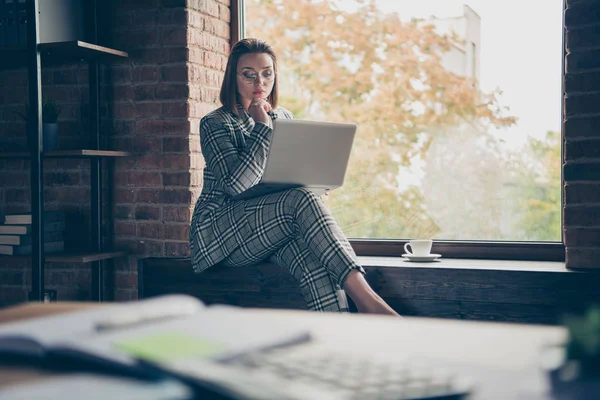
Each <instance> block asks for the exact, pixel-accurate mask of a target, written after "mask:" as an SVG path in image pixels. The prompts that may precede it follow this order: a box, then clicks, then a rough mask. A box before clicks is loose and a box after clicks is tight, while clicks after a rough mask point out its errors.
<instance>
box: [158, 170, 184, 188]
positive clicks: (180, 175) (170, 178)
mask: <svg viewBox="0 0 600 400" xmlns="http://www.w3.org/2000/svg"><path fill="white" fill-rule="evenodd" d="M163 184H164V185H165V186H181V187H189V185H190V173H189V172H163Z"/></svg>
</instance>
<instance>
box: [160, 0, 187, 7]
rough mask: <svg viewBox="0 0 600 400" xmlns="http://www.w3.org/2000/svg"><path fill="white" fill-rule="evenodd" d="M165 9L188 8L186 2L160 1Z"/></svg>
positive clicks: (178, 0)
mask: <svg viewBox="0 0 600 400" xmlns="http://www.w3.org/2000/svg"><path fill="white" fill-rule="evenodd" d="M160 3H161V4H162V6H163V7H167V8H173V7H186V0H160Z"/></svg>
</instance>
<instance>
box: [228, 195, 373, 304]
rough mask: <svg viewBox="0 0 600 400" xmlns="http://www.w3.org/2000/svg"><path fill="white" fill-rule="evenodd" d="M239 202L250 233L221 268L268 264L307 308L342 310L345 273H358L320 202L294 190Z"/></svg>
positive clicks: (345, 243) (347, 246) (347, 247)
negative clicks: (294, 284) (288, 279)
mask: <svg viewBox="0 0 600 400" xmlns="http://www.w3.org/2000/svg"><path fill="white" fill-rule="evenodd" d="M240 203H242V204H244V210H245V217H246V220H247V222H248V224H249V226H250V229H251V230H252V233H251V234H250V236H249V237H247V238H246V240H245V241H244V242H243V243H241V245H240V247H239V248H238V249H236V250H234V251H233V252H232V253H231V254H229V256H228V257H226V258H225V259H224V260H223V264H224V265H226V266H230V267H243V266H246V265H252V264H255V263H257V262H260V261H263V260H265V259H269V260H270V261H271V262H274V263H276V264H278V265H280V266H282V267H284V268H287V269H288V270H289V271H290V272H291V274H292V275H293V276H294V278H295V279H296V280H297V281H298V282H299V284H300V288H301V291H302V294H303V295H304V298H305V299H306V302H307V304H308V307H309V309H312V310H315V311H334V312H346V311H348V304H347V300H346V295H345V293H344V291H343V290H342V289H341V288H342V287H343V285H344V282H345V280H346V278H347V276H348V274H349V273H350V271H352V270H353V269H355V270H358V271H360V272H362V273H364V270H363V268H362V267H361V266H360V265H359V264H358V263H357V261H356V255H355V254H354V251H353V249H352V247H351V246H350V243H349V242H348V240H347V239H346V237H345V236H344V234H343V233H342V231H341V229H340V228H339V226H338V225H337V223H336V222H335V220H334V219H333V217H332V216H331V214H330V212H329V210H328V209H327V207H326V206H325V204H323V201H322V200H321V198H320V197H319V196H317V195H316V194H314V193H313V192H311V191H310V190H307V189H301V188H300V189H290V190H286V191H283V192H278V193H273V194H269V195H265V196H261V197H257V198H254V199H250V200H240Z"/></svg>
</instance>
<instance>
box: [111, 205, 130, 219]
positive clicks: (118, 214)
mask: <svg viewBox="0 0 600 400" xmlns="http://www.w3.org/2000/svg"><path fill="white" fill-rule="evenodd" d="M133 216H134V213H133V206H128V205H116V206H115V211H114V217H115V219H125V220H127V219H133Z"/></svg>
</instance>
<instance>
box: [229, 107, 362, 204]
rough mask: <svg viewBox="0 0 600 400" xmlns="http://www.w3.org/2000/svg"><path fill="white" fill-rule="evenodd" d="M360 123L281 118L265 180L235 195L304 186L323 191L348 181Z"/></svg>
mask: <svg viewBox="0 0 600 400" xmlns="http://www.w3.org/2000/svg"><path fill="white" fill-rule="evenodd" d="M355 134H356V125H354V124H347V123H335V122H320V121H305V120H298V119H282V118H278V119H276V120H274V121H273V138H272V139H271V148H270V149H269V154H268V155H267V164H266V166H265V170H264V173H263V176H262V178H261V180H260V181H259V182H258V183H257V184H256V185H254V186H252V187H251V188H249V189H247V190H246V191H244V192H242V193H240V194H239V195H237V196H235V198H236V199H249V198H253V197H257V196H263V195H265V194H269V193H274V192H279V191H282V190H286V189H291V188H297V187H304V188H307V189H310V190H311V191H313V192H314V193H315V194H318V195H321V194H323V193H325V192H328V191H332V190H334V189H336V188H339V187H340V186H342V185H343V184H344V178H345V176H346V170H347V168H348V160H349V159H350V151H351V150H352V143H353V142H354V136H355Z"/></svg>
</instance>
